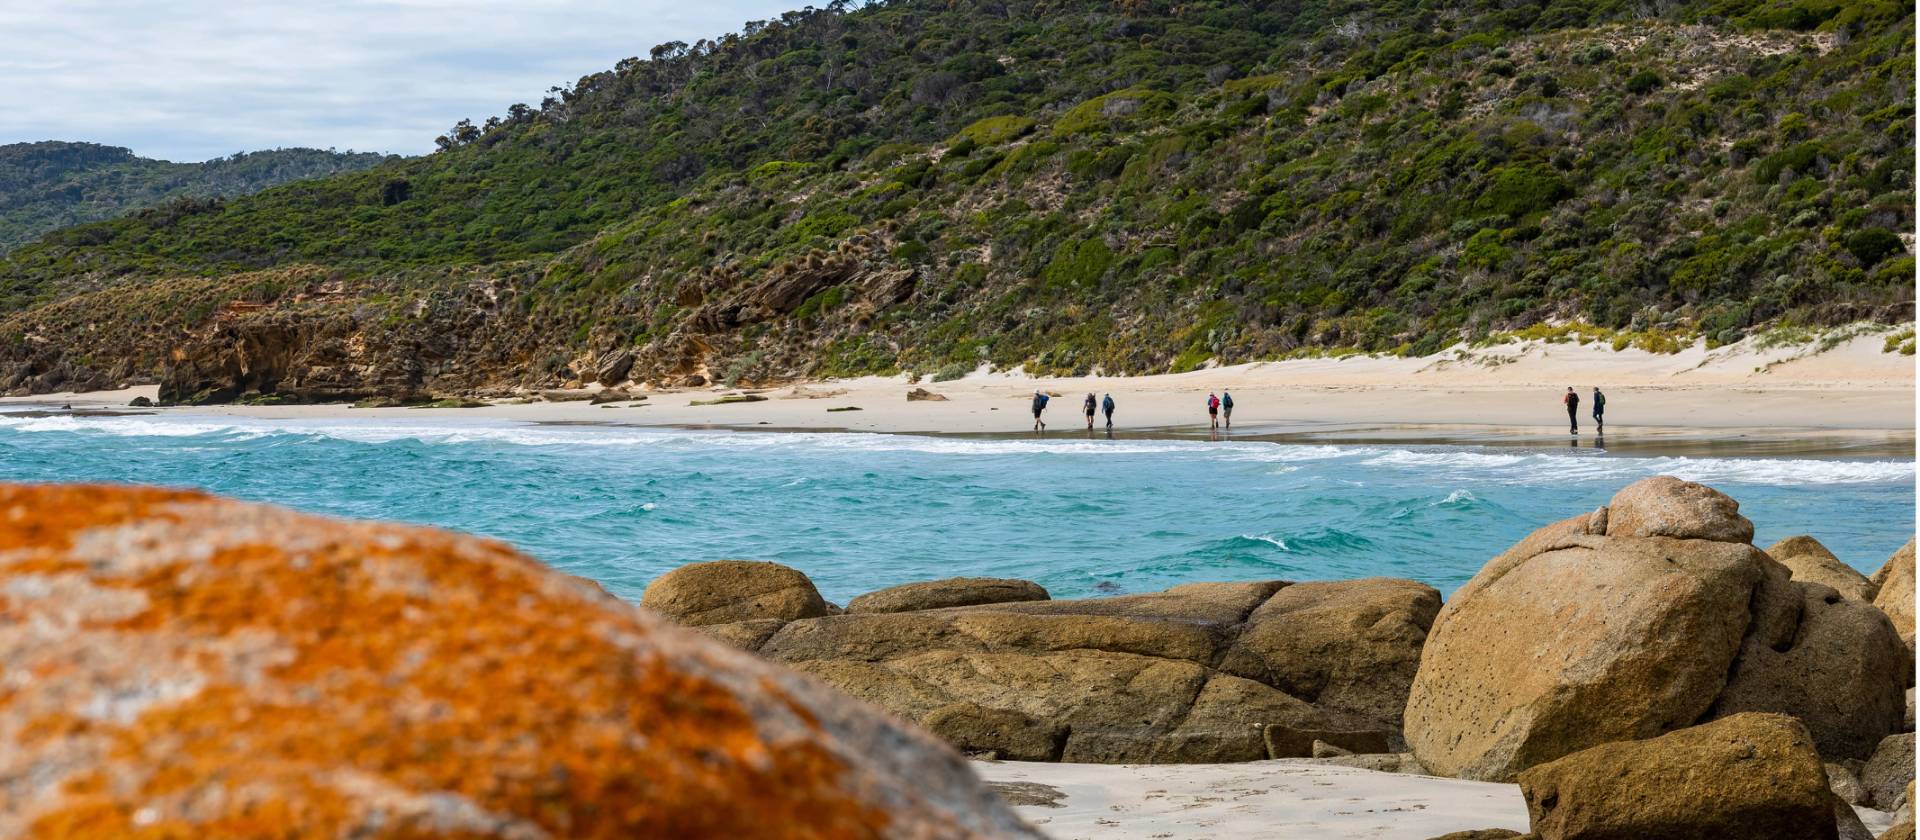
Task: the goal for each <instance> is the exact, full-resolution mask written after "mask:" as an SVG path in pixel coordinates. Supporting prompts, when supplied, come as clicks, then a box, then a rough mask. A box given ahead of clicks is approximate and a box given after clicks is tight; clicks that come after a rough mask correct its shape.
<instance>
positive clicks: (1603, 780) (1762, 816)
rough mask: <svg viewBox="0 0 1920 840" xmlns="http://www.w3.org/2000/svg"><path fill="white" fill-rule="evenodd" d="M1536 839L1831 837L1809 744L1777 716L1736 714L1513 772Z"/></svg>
mask: <svg viewBox="0 0 1920 840" xmlns="http://www.w3.org/2000/svg"><path fill="white" fill-rule="evenodd" d="M1520 790H1521V792H1522V793H1523V794H1524V795H1525V796H1526V799H1527V811H1528V816H1529V818H1530V820H1531V822H1532V830H1533V833H1534V834H1535V835H1538V836H1539V837H1540V838H1542V840H1600V838H1641V839H1642V840H1665V839H1666V838H1673V840H1682V838H1705V837H1728V838H1733V837H1738V838H1743V840H1820V838H1829V839H1830V838H1834V837H1835V836H1836V833H1837V831H1836V823H1835V819H1834V808H1833V799H1832V794H1831V793H1829V792H1828V790H1827V778H1826V773H1825V771H1824V770H1823V769H1822V767H1821V763H1820V756H1819V754H1818V753H1816V752H1815V751H1814V748H1813V740H1812V738H1810V737H1809V736H1808V735H1807V732H1806V730H1805V729H1803V728H1802V727H1801V726H1800V725H1799V723H1797V722H1796V721H1794V720H1793V719H1792V718H1789V717H1786V716H1785V715H1769V714H1739V715H1734V716H1732V717H1728V718H1724V719H1722V720H1718V721H1714V722H1712V723H1708V724H1703V725H1701V726H1696V727H1692V728H1689V729H1683V730H1680V731H1678V732H1673V733H1670V734H1667V735H1663V736H1661V737H1658V738H1653V739H1650V740H1645V741H1631V742H1621V743H1613V744H1603V745H1601V746H1598V747H1594V748H1592V749H1588V750H1583V751H1580V752H1577V753H1574V754H1572V755H1568V756H1565V757H1563V758H1560V759H1557V760H1555V761H1552V762H1549V763H1547V764H1543V765H1540V766H1538V767H1534V768H1532V769H1530V770H1527V771H1526V772H1523V773H1521V774H1520Z"/></svg>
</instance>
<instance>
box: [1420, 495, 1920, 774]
mask: <svg viewBox="0 0 1920 840" xmlns="http://www.w3.org/2000/svg"><path fill="white" fill-rule="evenodd" d="M1751 534H1752V524H1751V523H1750V522H1748V521H1747V520H1746V519H1745V518H1744V517H1741V516H1740V515H1739V513H1738V504H1737V503H1735V502H1734V501H1733V500H1732V499H1730V498H1727V497H1726V496H1724V495H1721V494H1719V493H1718V492H1717V491H1714V490H1712V489H1711V488H1707V487H1703V486H1701V485H1697V484H1690V483H1687V482H1680V481H1677V480H1675V479H1671V478H1667V477H1657V478H1652V479H1647V480H1644V481H1641V482H1637V483H1635V484H1633V485H1630V486H1628V487H1627V488H1625V489H1623V490H1621V491H1620V493H1619V494H1618V495H1616V496H1615V497H1614V501H1613V503H1612V504H1610V505H1609V506H1607V507H1605V508H1602V509H1600V510H1598V511H1595V512H1593V513H1591V514H1588V515H1584V516H1578V517H1574V518H1572V519H1568V520H1565V521H1562V522H1558V523H1555V524H1553V525H1549V526H1547V527H1545V528H1542V529H1540V530H1538V531H1536V532H1534V533H1533V534H1532V535H1529V536H1528V537H1526V538H1525V539H1523V540H1521V541H1520V543H1518V544H1516V545H1515V546H1514V547H1513V548H1512V549H1509V550H1508V551H1507V552H1506V553H1504V554H1502V555H1501V556H1499V557H1496V558H1494V559H1493V560H1492V561H1490V562H1489V563H1488V564H1487V565H1486V566H1485V567H1484V568H1482V569H1481V571H1480V573H1479V574H1478V575H1476V576H1475V577H1474V579H1473V580H1471V581H1469V582H1468V583H1467V584H1466V585H1465V586H1463V587H1461V589H1460V591H1459V592H1457V593H1455V595H1454V597H1453V599H1452V600H1451V601H1450V602H1448V604H1447V605H1446V606H1445V608H1443V609H1442V610H1441V611H1440V614H1439V616H1438V617H1437V618H1436V619H1435V621H1434V628H1433V632H1432V634H1431V635H1430V636H1429V637H1428V639H1427V643H1426V646H1425V648H1424V650H1423V654H1422V659H1421V663H1420V668H1419V672H1418V674H1417V676H1416V677H1415V679H1414V682H1413V687H1412V690H1411V694H1410V696H1409V699H1408V703H1407V709H1406V718H1405V723H1406V737H1407V741H1408V743H1409V745H1410V746H1411V747H1412V748H1413V751H1414V753H1415V754H1416V755H1417V756H1419V758H1420V760H1421V762H1422V763H1424V764H1425V765H1426V766H1428V767H1429V768H1432V769H1433V770H1434V771H1435V772H1438V773H1440V774H1442V775H1456V776H1464V777H1468V778H1476V779H1487V780H1497V781H1504V780H1508V779H1511V778H1512V777H1513V775H1514V774H1515V773H1517V772H1519V771H1520V770H1523V769H1525V768H1527V767H1531V766H1534V765H1536V764H1539V763H1542V762H1545V761H1550V760H1553V759H1555V758H1558V757H1560V756H1563V755H1567V754H1569V753H1572V752H1576V751H1579V750H1582V749H1586V748H1588V747H1592V746H1596V745H1599V744H1604V743H1608V742H1613V741H1628V740H1635V739H1643V738H1651V737H1654V736H1657V735H1661V734H1663V733H1666V732H1670V731H1673V730H1676V729H1680V728H1684V727H1687V726H1691V725H1694V724H1696V723H1698V722H1701V721H1704V720H1710V719H1712V718H1714V717H1717V716H1722V715H1727V714H1732V713H1735V712H1741V711H1768V712H1781V713H1786V714H1791V715H1794V716H1796V717H1800V718H1802V719H1804V720H1805V721H1806V723H1807V727H1808V728H1809V729H1810V730H1812V733H1813V735H1812V737H1813V738H1814V739H1815V742H1816V743H1817V744H1819V746H1820V747H1821V749H1822V750H1823V751H1824V752H1826V753H1827V754H1828V755H1830V756H1831V757H1835V758H1863V757H1864V756H1865V752H1866V751H1868V750H1871V748H1872V747H1871V745H1872V744H1875V743H1878V741H1879V739H1880V738H1881V737H1882V736H1884V735H1885V734H1887V733H1888V732H1890V731H1891V730H1892V729H1893V728H1894V727H1896V726H1897V725H1898V722H1899V719H1900V715H1901V711H1902V707H1903V698H1902V693H1903V690H1904V688H1905V687H1906V682H1907V679H1908V674H1909V673H1910V671H1911V664H1910V663H1911V660H1910V659H1909V658H1908V657H1907V655H1906V654H1905V652H1904V651H1897V650H1895V648H1897V647H1899V645H1898V642H1897V640H1895V639H1894V638H1893V631H1892V626H1891V624H1888V623H1882V622H1880V621H1879V620H1878V617H1877V616H1875V615H1872V614H1871V613H1872V611H1870V610H1865V609H1862V607H1863V606H1864V605H1861V604H1858V603H1856V602H1850V601H1846V600H1845V599H1842V598H1840V597H1839V596H1838V594H1837V593H1835V592H1834V591H1833V590H1832V589H1830V588H1828V587H1825V586H1822V585H1819V584H1808V583H1799V582H1795V581H1792V580H1790V579H1789V573H1788V572H1787V570H1786V568H1785V567H1783V566H1781V565H1780V564H1778V563H1776V562H1774V561H1773V560H1772V559H1771V558H1769V557H1767V556H1766V554H1764V553H1763V552H1761V551H1759V550H1758V549H1755V548H1754V547H1753V546H1752V545H1749V544H1747V543H1746V542H1744V540H1745V539H1747V538H1749V537H1750V536H1751Z"/></svg>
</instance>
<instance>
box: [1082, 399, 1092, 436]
mask: <svg viewBox="0 0 1920 840" xmlns="http://www.w3.org/2000/svg"><path fill="white" fill-rule="evenodd" d="M1094 405H1095V403H1094V400H1093V392H1092V391H1088V392H1087V400H1086V402H1085V403H1083V404H1082V405H1081V408H1084V409H1086V411H1087V429H1088V430H1089V431H1091V430H1092V429H1093V407H1094Z"/></svg>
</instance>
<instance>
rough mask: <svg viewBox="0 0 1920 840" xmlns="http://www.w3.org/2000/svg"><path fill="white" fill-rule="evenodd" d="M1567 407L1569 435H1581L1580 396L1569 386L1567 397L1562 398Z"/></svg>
mask: <svg viewBox="0 0 1920 840" xmlns="http://www.w3.org/2000/svg"><path fill="white" fill-rule="evenodd" d="M1560 401H1561V402H1563V403H1565V404H1566V406H1567V434H1570V435H1577V434H1580V395H1579V394H1576V393H1574V392H1573V386H1572V385H1568V386H1567V395H1566V396H1564V397H1561V398H1560Z"/></svg>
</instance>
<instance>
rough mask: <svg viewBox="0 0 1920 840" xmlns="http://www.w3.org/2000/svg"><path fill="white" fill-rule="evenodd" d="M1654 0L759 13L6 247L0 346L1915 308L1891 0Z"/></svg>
mask: <svg viewBox="0 0 1920 840" xmlns="http://www.w3.org/2000/svg"><path fill="white" fill-rule="evenodd" d="M1661 8H1665V9H1667V10H1666V11H1663V12H1659V13H1654V12H1652V11H1649V10H1648V7H1645V6H1643V5H1641V4H1629V3H1617V2H1616V3H1608V2H1600V3H1586V2H1569V0H1554V1H1553V2H1544V3H1517V4H1516V3H1510V2H1492V1H1491V0H1484V1H1482V0H1470V2H1462V3H1456V4H1453V5H1451V6H1447V7H1436V6H1435V5H1433V4H1415V3H1411V2H1384V3H1382V2H1371V3H1356V2H1340V0H1299V2H1292V3H1253V2H1238V1H1237V0H1212V1H1211V2H1207V1H1206V0H1202V2H1187V3H1180V4H1177V5H1176V4H1172V3H1160V2H1152V1H1151V0H1130V1H1129V2H1120V3H1113V2H1105V1H1104V0H1102V1H1101V2H1094V1H1093V0H1048V1H1047V2H971V3H957V4H949V3H946V2H938V1H937V0H894V2H887V3H879V4H875V5H871V6H867V7H864V8H860V9H858V10H848V9H844V8H841V7H839V6H838V5H836V6H835V7H830V8H828V9H825V10H815V11H808V12H795V13H790V14H788V15H785V16H783V18H782V19H781V20H779V21H774V22H768V23H757V24H750V25H749V26H748V27H747V29H746V30H745V31H744V32H743V33H741V34H737V35H730V36H727V37H725V38H722V39H720V40H719V41H718V42H702V43H700V44H695V45H692V46H688V45H683V44H669V45H664V46H662V47H659V48H656V49H655V50H654V51H653V53H652V56H653V57H652V59H651V60H645V61H641V60H629V61H626V62H622V63H621V64H620V65H619V66H618V67H617V68H615V69H614V70H612V71H609V72H605V73H600V74H596V75H593V76H588V77H586V78H584V79H581V80H580V82H579V83H578V84H576V85H575V86H573V87H572V88H570V89H568V90H565V91H562V92H560V95H558V96H556V97H553V98H550V99H548V100H547V101H545V102H543V103H542V104H541V105H540V106H539V107H520V106H516V107H515V108H514V109H512V110H511V111H510V112H509V113H508V114H507V115H505V117H504V118H498V119H490V120H488V121H486V122H485V123H484V124H482V125H479V126H473V125H468V124H463V125H461V126H457V127H456V128H455V130H454V131H452V132H450V133H449V135H448V136H447V137H445V138H442V145H443V147H444V149H443V151H441V152H439V153H437V154H433V155H430V156H427V157H424V158H418V159H409V160H401V161H394V162H390V163H387V164H383V165H381V166H378V167H375V168H372V169H368V170H365V171H362V172H356V173H351V174H345V175H340V176H335V177H331V178H326V179H320V180H312V181H304V182H299V183H295V184H291V185H287V186H283V187H279V188H275V189H270V190H266V191H264V192H261V193H259V194H256V195H253V196H248V197H244V198H235V199H231V200H227V201H225V202H198V203H177V204H171V205H166V206H163V207H160V208H156V209H154V210H151V211H147V212H144V213H140V214H135V215H133V216H129V217H124V218H121V219H116V220H113V221H109V222H102V223H97V224H92V225H83V226H78V227H74V228H69V229H66V230H63V231H58V232H56V233H54V234H51V235H49V236H47V237H46V238H44V239H43V240H42V241H41V242H40V243H37V244H35V245H32V246H29V247H25V248H21V249H18V250H16V251H15V252H14V253H12V254H11V255H10V256H9V257H8V258H7V259H6V260H5V262H4V263H0V312H5V311H11V312H13V313H14V314H12V315H11V316H8V318H7V320H5V321H0V359H11V360H12V364H11V367H10V368H9V367H7V366H5V365H0V389H4V388H26V389H45V388H49V387H53V385H50V384H49V382H50V381H52V380H58V381H60V382H65V383H67V384H74V383H76V382H79V383H88V384H99V383H102V382H108V381H119V380H122V379H126V378H138V377H143V376H154V375H157V374H158V373H159V369H160V368H162V367H166V366H167V365H168V364H169V362H168V361H167V359H168V358H172V359H175V360H178V359H182V358H186V359H189V360H190V361H189V362H186V363H183V364H185V365H186V366H189V367H194V368H196V369H200V370H202V372H203V373H205V372H206V371H213V372H214V373H208V374H206V375H205V376H202V375H200V374H195V376H199V377H200V379H201V380H205V379H206V376H214V377H215V378H217V375H216V374H218V372H219V371H226V370H229V369H232V368H234V365H233V364H229V363H228V361H223V360H226V359H227V358H228V357H227V356H223V355H222V354H231V353H233V352H239V351H235V350H234V349H233V348H235V347H246V348H250V349H248V350H247V351H246V352H249V353H253V354H254V357H258V356H260V354H263V353H264V354H266V355H269V356H272V357H273V358H274V359H276V360H279V361H278V362H276V364H277V365H279V367H275V368H273V370H272V372H271V373H270V374H268V375H266V376H265V378H264V379H259V380H258V381H254V382H251V383H249V385H248V387H257V388H261V389H273V388H275V387H279V389H280V390H283V391H286V392H290V393H294V394H296V395H299V394H302V393H306V394H322V393H324V394H329V395H342V394H351V393H354V392H355V391H356V388H359V389H361V390H371V391H382V392H391V391H396V390H407V389H413V390H416V391H445V390H484V389H489V388H502V387H507V386H512V385H525V384H539V383H549V382H555V381H560V380H565V379H567V378H571V377H573V376H576V375H581V374H590V371H588V370H587V369H586V368H587V367H588V365H589V361H590V360H593V359H599V358H608V359H617V358H618V357H619V355H620V353H621V351H623V350H627V349H631V350H633V351H635V355H636V356H637V363H636V364H635V366H634V369H633V373H634V375H635V376H636V377H639V378H648V379H674V378H677V377H684V376H686V375H688V374H693V373H699V374H702V375H705V376H707V377H709V378H722V379H727V380H737V381H749V382H751V381H771V380H776V379H781V378H786V377H794V376H802V375H821V374H850V373H862V372H884V371H892V370H899V369H908V370H913V371H918V372H928V373H932V372H940V373H943V374H944V375H951V373H953V372H957V371H959V370H964V369H970V368H972V367H973V366H975V365H976V364H978V363H979V362H982V361H986V362H992V363H995V364H998V365H1003V366H1011V365H1015V364H1026V365H1028V366H1029V369H1037V370H1048V371H1086V370H1089V369H1092V368H1095V367H1098V368H1101V369H1103V370H1106V371H1108V372H1132V373H1146V372H1158V371H1165V370H1169V369H1187V368H1191V367H1193V366H1196V365H1198V364H1201V363H1203V362H1204V361H1205V360H1206V359H1208V358H1219V359H1223V360H1229V361H1235V360H1245V359H1253V358H1271V357H1277V356H1285V355H1292V354H1302V353H1318V352H1329V351H1347V350H1365V351H1374V352H1404V353H1425V352H1430V351H1433V350H1437V349H1440V348H1442V347H1444V346H1447V345H1448V344H1450V343H1452V342H1454V341H1456V340H1459V339H1461V338H1470V337H1473V336H1476V335H1483V334H1486V333H1488V332H1490V331H1495V330H1501V329H1511V328H1518V327H1523V326H1526V325H1529V324H1534V323H1540V322H1543V321H1560V320H1577V321H1584V322H1588V323H1591V324H1595V325H1598V326H1599V327H1601V328H1604V329H1607V330H1614V331H1617V332H1618V333H1619V339H1618V341H1620V342H1624V343H1631V342H1634V341H1638V342H1641V343H1642V344H1644V345H1646V346H1656V347H1657V346H1661V345H1662V344H1671V343H1672V340H1673V337H1674V336H1682V335H1697V334H1704V335H1706V336H1707V337H1708V338H1709V339H1710V340H1712V341H1729V340H1732V339H1734V338H1737V337H1738V336H1740V335H1741V334H1743V333H1744V332H1745V331H1747V330H1749V329H1751V328H1754V327H1756V326H1759V325H1763V324H1768V323H1773V322H1778V321H1782V320H1786V321H1792V322H1796V323H1801V324H1825V323H1838V322H1845V321H1853V320H1860V319H1870V320H1882V321H1900V320H1906V319H1908V318H1910V317H1911V307H1912V300H1913V271H1914V262H1913V259H1912V257H1911V256H1910V255H1909V253H1908V251H1909V249H1910V247H1911V230H1912V226H1913V173H1912V160H1913V137H1914V114H1913V101H1914V99H1913V87H1912V79H1913V59H1914V37H1913V34H1914V27H1913V16H1912V10H1911V8H1910V7H1908V6H1906V5H1902V4H1897V3H1892V2H1865V3H1858V2H1849V3H1840V2H1830V0H1718V1H1717V2H1683V3H1677V4H1670V5H1668V6H1664V7H1661ZM188 275H199V276H205V277H209V278H214V279H213V280H211V281H209V282H170V283H163V284H153V283H151V281H152V280H153V279H154V278H160V277H169V276H188ZM56 304H57V305H56ZM102 317H111V318H114V319H117V320H118V322H119V323H118V324H117V325H116V327H115V328H113V329H105V328H103V327H101V326H100V325H99V318H102ZM90 324H91V325H93V326H88V325H90ZM183 333H190V334H191V335H192V336H193V338H192V339H191V340H183V339H182V338H181V336H182V334H183ZM183 345H185V346H184V348H183ZM269 349H271V351H272V352H270V353H269V352H268V350H269ZM254 357H249V358H254ZM249 364H252V365H253V366H254V367H256V368H257V367H259V363H258V362H250V363H249ZM242 367H244V365H242ZM269 367H272V366H269ZM615 367H618V365H615ZM188 378H192V377H188ZM183 381H184V380H183ZM303 383H304V384H303ZM316 383H318V384H316ZM187 384H192V383H187ZM202 384H204V383H202ZM215 390H218V389H215Z"/></svg>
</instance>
